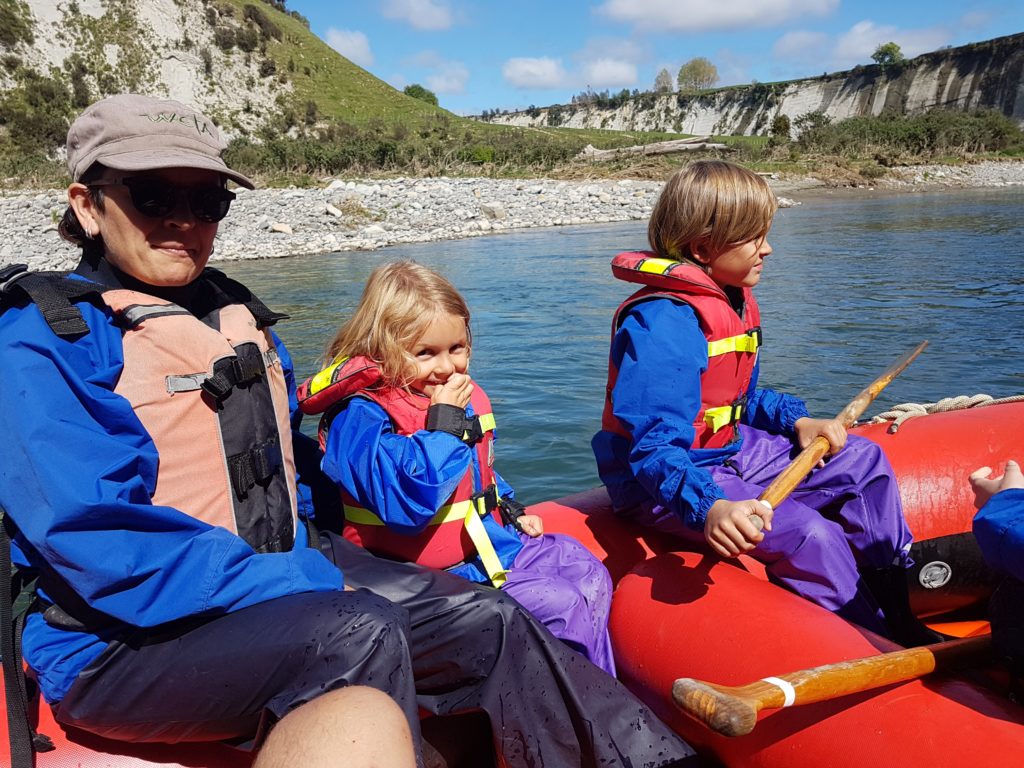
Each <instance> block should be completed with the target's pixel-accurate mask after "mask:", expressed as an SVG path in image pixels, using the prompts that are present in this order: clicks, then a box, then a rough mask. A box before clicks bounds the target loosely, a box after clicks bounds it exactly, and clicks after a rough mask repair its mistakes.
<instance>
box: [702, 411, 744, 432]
mask: <svg viewBox="0 0 1024 768" xmlns="http://www.w3.org/2000/svg"><path fill="white" fill-rule="evenodd" d="M735 413H736V418H735V419H733V406H731V405H722V406H719V407H718V408H708V409H707V410H706V411H704V423H705V424H707V425H708V426H709V427H711V431H712V432H717V431H718V430H720V429H721V428H722V427H727V426H729V425H730V424H732V423H733V422H734V421H739V420H740V416H742V415H743V406H742V405H737V406H735Z"/></svg>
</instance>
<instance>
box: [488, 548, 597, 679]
mask: <svg viewBox="0 0 1024 768" xmlns="http://www.w3.org/2000/svg"><path fill="white" fill-rule="evenodd" d="M522 540H523V549H522V550H521V551H520V552H519V554H518V555H516V559H515V561H514V562H513V563H512V567H511V568H510V569H509V571H508V579H507V581H506V582H505V584H504V586H503V587H502V591H503V592H505V593H506V594H508V595H511V596H512V597H513V598H514V599H515V601H516V602H517V603H519V604H520V605H521V606H523V607H524V608H525V609H526V610H528V611H529V612H530V613H531V614H533V616H534V617H535V618H537V619H539V620H540V622H541V623H542V624H543V625H544V626H545V627H547V628H548V630H549V631H550V632H551V634H553V635H554V636H555V637H557V638H559V639H560V640H562V641H563V642H565V643H568V644H569V645H570V646H572V647H573V648H575V649H576V650H577V651H579V652H580V653H582V654H583V655H584V656H586V657H587V658H588V659H589V660H590V661H591V662H593V663H594V664H595V665H596V666H598V667H600V668H601V669H603V670H604V671H605V672H607V673H608V674H609V675H611V676H612V677H614V676H615V660H614V656H613V655H612V642H611V638H610V637H609V635H608V614H609V612H610V611H611V607H612V578H611V576H610V575H609V574H608V569H607V568H605V567H604V565H603V564H602V563H601V561H600V560H598V559H597V558H596V557H594V555H592V554H591V553H590V551H589V550H588V549H587V548H586V547H584V546H583V545H582V544H580V543H579V542H578V541H576V539H574V538H572V537H571V536H565V535H563V534H559V533H545V534H543V535H542V536H538V537H537V538H535V539H532V538H530V537H529V536H526V535H525V534H523V535H522Z"/></svg>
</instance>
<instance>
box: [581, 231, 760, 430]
mask: <svg viewBox="0 0 1024 768" xmlns="http://www.w3.org/2000/svg"><path fill="white" fill-rule="evenodd" d="M612 274H613V275H615V277H617V278H619V279H620V280H626V281H628V282H631V283H641V284H643V285H644V286H645V287H644V288H641V289H640V290H639V291H637V292H636V293H634V294H633V295H632V296H630V297H629V298H628V299H626V300H625V301H624V302H622V304H621V305H620V306H619V308H618V309H617V310H616V311H615V317H614V319H613V321H612V336H613V337H614V335H615V332H616V331H618V329H619V326H620V325H621V324H622V322H623V320H624V319H625V317H626V313H627V312H628V311H629V310H630V308H632V307H633V306H634V305H636V304H638V303H639V302H641V301H644V300H646V299H650V298H655V297H663V298H667V299H671V300H673V301H680V302H684V303H686V304H689V305H690V307H692V308H693V311H694V313H695V314H696V315H697V320H698V322H699V323H700V328H701V331H703V333H704V337H705V338H706V339H707V340H708V368H707V370H706V371H705V372H704V373H703V374H702V375H701V377H700V389H701V392H700V400H701V407H700V411H699V412H698V413H697V415H696V417H695V418H694V421H693V426H694V430H695V432H696V436H695V437H694V441H693V445H692V447H693V448H721V447H722V446H725V445H728V444H729V443H730V442H732V440H733V439H735V437H736V423H737V422H738V421H739V420H740V417H741V416H742V415H743V407H744V405H745V401H746V392H747V388H748V387H749V386H750V378H751V376H752V375H753V372H754V365H755V364H756V362H757V350H758V348H759V347H760V346H761V326H760V322H761V313H760V311H759V310H758V308H757V301H756V300H755V299H754V294H753V291H751V290H750V289H749V288H744V289H743V315H742V317H741V316H740V315H739V314H737V313H736V310H735V309H733V307H732V305H731V304H730V302H729V299H728V297H727V296H726V295H725V292H724V291H723V290H722V289H721V288H720V287H719V286H718V285H717V284H716V283H715V282H714V281H713V280H712V279H711V278H710V277H708V275H707V274H706V273H705V272H704V271H703V270H701V269H700V268H699V267H696V266H694V265H692V264H687V263H685V262H680V261H673V260H671V259H663V258H660V257H658V256H657V255H656V254H654V253H651V252H649V251H634V252H628V253H620V254H619V255H618V256H616V257H615V258H614V259H613V260H612ZM618 373H619V372H618V369H617V368H616V367H614V366H613V365H612V364H611V363H610V362H609V366H608V386H607V389H606V392H605V405H604V413H603V415H602V417H601V426H602V429H604V430H605V431H607V432H612V433H613V434H617V435H622V436H624V437H626V438H629V437H630V435H629V434H628V432H627V431H626V429H625V428H624V427H623V425H622V424H621V423H619V420H618V419H617V418H616V417H615V415H614V412H613V410H612V391H613V389H614V388H615V380H616V379H617V378H618Z"/></svg>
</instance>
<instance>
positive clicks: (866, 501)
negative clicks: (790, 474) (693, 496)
mask: <svg viewBox="0 0 1024 768" xmlns="http://www.w3.org/2000/svg"><path fill="white" fill-rule="evenodd" d="M740 434H741V435H742V437H743V446H742V447H741V448H740V451H739V453H737V454H736V455H735V456H733V457H732V458H731V459H730V460H729V463H728V464H727V465H722V466H714V467H710V468H708V469H710V471H711V476H712V477H713V478H714V480H715V482H716V483H717V484H718V485H719V487H720V488H721V489H722V490H723V491H724V492H725V496H726V497H727V498H728V499H731V500H733V501H742V500H743V499H756V498H757V497H758V496H759V495H760V493H761V491H763V490H764V489H765V488H766V487H768V485H769V484H770V483H771V481H772V480H774V479H775V477H776V476H777V475H778V474H779V473H780V472H782V470H783V469H785V467H786V466H787V465H788V464H789V462H790V461H791V460H792V458H793V457H794V456H795V454H796V450H795V448H794V444H793V442H792V441H791V440H790V439H789V438H787V437H783V436H781V435H772V434H769V433H767V432H762V431H760V430H757V429H752V428H751V427H747V426H744V425H740ZM625 514H626V515H628V516H629V517H633V518H635V519H636V520H637V521H638V522H642V523H644V524H647V525H650V526H652V527H655V528H658V529H659V530H663V531H666V532H669V533H674V534H677V535H679V536H682V537H684V538H686V539H687V540H689V541H699V542H704V540H705V539H704V533H703V531H694V530H692V529H690V528H687V527H686V526H685V525H684V524H683V522H682V521H681V520H680V519H679V518H678V517H677V516H676V515H674V514H673V513H672V512H670V511H668V510H666V509H665V508H664V507H662V506H661V505H657V504H653V503H652V504H649V505H644V507H643V508H641V509H637V510H631V511H630V510H627V511H626V512H625ZM911 542H912V537H911V534H910V530H909V529H908V528H907V523H906V521H905V520H904V518H903V505H902V503H901V502H900V496H899V489H898V488H897V486H896V478H895V477H894V476H893V471H892V467H891V466H890V465H889V461H888V459H886V457H885V454H884V453H883V452H882V449H881V448H879V447H878V446H877V445H876V444H875V443H873V442H871V441H870V440H866V439H864V438H861V437H857V436H853V435H851V436H850V438H849V440H848V441H847V443H846V446H845V447H844V448H843V450H841V451H840V452H839V453H838V454H836V455H835V456H832V457H831V458H829V459H828V460H827V461H826V464H825V466H824V467H823V468H821V469H815V470H813V471H812V472H811V474H810V475H809V476H808V477H807V478H805V479H804V481H803V482H802V483H801V484H800V485H799V486H797V488H796V490H795V491H793V493H792V494H791V495H790V497H789V498H788V499H786V501H784V502H783V503H782V504H781V505H779V508H778V509H776V510H775V516H774V517H773V518H772V530H771V531H766V532H765V537H764V540H763V541H762V542H761V543H760V544H759V545H758V546H757V548H756V549H754V550H753V551H751V552H750V553H748V554H750V555H751V556H752V557H754V558H755V559H757V560H759V561H760V562H762V563H764V564H765V566H766V570H767V572H768V575H769V576H770V577H771V578H772V579H773V580H774V581H777V582H779V583H781V584H784V585H785V586H787V587H789V588H790V589H791V590H793V591H794V592H796V593H797V594H799V595H802V596H804V597H806V598H807V599H808V600H810V601H812V602H814V603H817V604H818V605H820V606H822V607H824V608H827V609H828V610H830V611H833V612H835V613H838V614H839V615H840V616H842V617H843V618H845V619H848V620H850V621H853V622H856V623H857V624H860V625H861V626H863V627H866V628H867V629H870V630H872V631H875V632H878V633H880V634H885V632H886V630H885V623H884V619H883V617H882V614H881V612H880V611H879V610H878V607H877V605H876V604H875V601H874V599H873V598H872V597H871V596H870V593H869V592H868V589H867V586H866V585H865V584H864V582H863V581H862V580H861V577H860V573H859V571H858V566H860V567H862V568H885V567H888V566H892V565H898V566H903V567H910V566H911V565H912V564H913V562H912V561H911V559H910V555H909V550H910V544H911Z"/></svg>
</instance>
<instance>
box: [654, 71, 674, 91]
mask: <svg viewBox="0 0 1024 768" xmlns="http://www.w3.org/2000/svg"><path fill="white" fill-rule="evenodd" d="M654 92H655V93H671V92H672V75H670V74H669V72H668V70H667V69H663V70H661V72H659V73H658V76H657V77H656V78H654Z"/></svg>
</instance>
